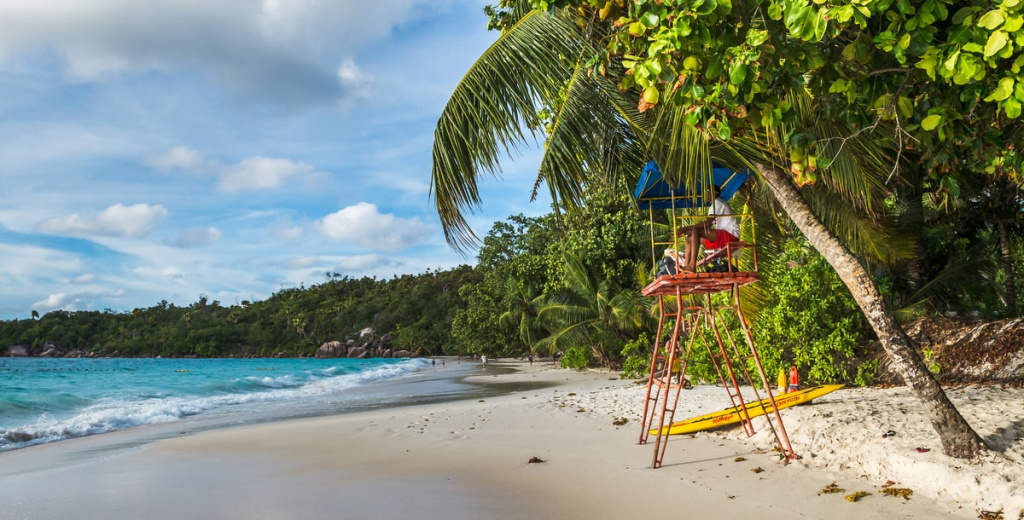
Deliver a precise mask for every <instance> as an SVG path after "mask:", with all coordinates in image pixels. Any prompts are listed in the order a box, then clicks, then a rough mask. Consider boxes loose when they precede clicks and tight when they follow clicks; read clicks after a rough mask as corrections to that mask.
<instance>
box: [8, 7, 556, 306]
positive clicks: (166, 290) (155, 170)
mask: <svg viewBox="0 0 1024 520" xmlns="http://www.w3.org/2000/svg"><path fill="white" fill-rule="evenodd" d="M488 3H491V2H489V1H488V0H377V1H374V2H356V1H352V0H336V1H333V0H331V1H329V0H217V1H216V2H210V1H208V0H146V1H145V2H139V1H138V0H48V1H47V2H39V1H38V0H4V1H3V2H2V3H0V183H2V186H3V195H2V197H0V319H14V318H17V319H23V318H28V317H30V316H31V313H32V311H33V310H35V311H37V312H38V313H39V314H45V313H47V312H50V311H54V310H67V311H77V310H100V311H103V310H112V311H115V312H125V311H130V310H132V309H134V308H138V307H150V306H153V305H156V304H158V303H159V302H160V301H163V300H166V301H168V302H170V303H173V304H175V305H188V304H190V303H192V302H195V301H196V300H198V299H199V298H200V296H206V297H207V298H209V299H210V300H217V301H220V302H221V303H222V304H224V305H233V304H237V303H239V302H241V301H242V300H250V301H256V300H263V299H266V298H268V297H269V296H271V295H272V294H273V293H275V292H277V291H280V290H282V289H285V288H293V287H300V286H303V285H305V286H309V285H311V284H316V283H321V282H323V281H325V280H326V276H327V273H339V274H341V275H345V276H350V277H355V278H359V277H363V276H376V277H378V278H390V277H392V276H395V275H401V274H406V273H410V274H416V273H422V272H425V271H427V270H429V269H448V268H451V267H455V266H457V265H460V264H475V262H476V259H475V252H470V253H469V254H468V255H463V254H460V253H459V252H457V251H455V250H453V249H452V248H451V247H450V246H449V245H448V244H447V243H446V242H445V240H444V234H443V232H442V230H441V226H440V223H439V220H438V217H437V214H436V211H435V210H434V208H433V204H432V201H431V200H430V198H429V188H430V171H431V147H432V145H433V131H434V128H435V125H436V123H437V119H438V117H439V115H440V114H441V111H442V110H443V108H444V105H445V103H446V102H447V100H448V97H449V95H450V94H451V93H452V91H453V90H454V88H455V86H456V85H457V84H458V81H459V80H460V79H461V78H462V76H463V74H465V72H466V71H467V70H468V69H469V68H470V67H471V66H472V64H473V62H474V61H475V60H476V59H477V58H478V57H479V56H480V55H481V54H483V52H484V51H485V50H486V49H487V47H488V46H489V45H490V44H491V43H493V42H494V40H495V39H496V38H497V36H498V35H497V33H495V32H488V31H487V30H486V23H487V19H486V17H485V16H484V14H483V7H484V6H485V5H486V4H488ZM535 150H536V147H533V148H531V149H527V150H525V151H524V152H523V153H522V154H521V155H519V156H517V157H515V158H514V159H510V160H507V161H505V163H504V164H503V170H502V172H501V179H496V180H490V181H487V182H485V183H484V185H483V188H482V191H481V193H482V197H483V205H482V207H481V208H480V209H479V210H478V211H476V212H475V213H474V214H473V215H472V216H471V217H470V219H469V220H470V223H471V224H472V226H473V229H474V230H475V231H476V233H477V234H478V235H479V236H481V237H482V236H483V235H484V234H486V233H487V231H488V230H489V229H490V227H491V225H492V223H493V222H494V221H496V220H502V219H505V218H507V217H508V216H509V215H512V214H517V213H525V214H527V215H540V214H543V213H546V212H547V211H548V210H549V206H548V202H546V201H544V200H539V201H537V202H532V203H531V202H530V201H529V198H530V190H531V189H532V186H533V182H534V179H535V176H536V171H537V165H538V164H539V159H538V158H537V154H538V152H536V151H535Z"/></svg>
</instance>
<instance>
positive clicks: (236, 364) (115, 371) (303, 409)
mask: <svg viewBox="0 0 1024 520" xmlns="http://www.w3.org/2000/svg"><path fill="white" fill-rule="evenodd" d="M449 361H451V360H449ZM441 366H442V362H441V361H437V362H436V364H432V362H431V360H430V359H394V360H392V359H48V358H0V451H9V450H14V449H19V448H24V447H27V446H32V445H36V444H42V443H47V442H54V441H60V440H65V439H71V438H75V437H83V436H87V435H96V434H102V433H108V432H113V431H118V430H125V429H130V428H140V427H149V426H152V425H166V424H174V425H175V429H176V430H182V433H183V432H184V431H197V430H203V429H210V428H217V427H223V426H228V425H235V424H245V423H252V422H260V421H268V420H280V419H288V418H294V417H308V416H316V415H326V414H336V413H345V412H349V411H356V410H360V409H366V408H376V407H382V406H394V405H400V404H411V403H419V402H428V401H437V400H449V399H457V398H460V397H469V396H475V395H480V392H481V388H479V387H477V386H473V385H469V384H465V383H462V382H461V378H460V377H458V376H459V375H460V374H461V375H466V374H468V373H470V372H471V371H473V372H477V371H479V370H480V366H479V365H478V364H476V363H469V362H463V363H461V364H458V365H456V364H455V363H451V362H449V363H447V367H446V368H441ZM488 370H491V369H490V368H488Z"/></svg>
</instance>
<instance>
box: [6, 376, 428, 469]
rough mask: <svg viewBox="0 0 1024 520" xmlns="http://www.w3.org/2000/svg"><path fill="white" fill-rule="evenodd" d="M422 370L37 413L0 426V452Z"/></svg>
mask: <svg viewBox="0 0 1024 520" xmlns="http://www.w3.org/2000/svg"><path fill="white" fill-rule="evenodd" d="M428 365H429V361H426V360H421V359H409V360H403V361H401V362H398V363H387V364H382V365H378V366H370V367H364V368H362V369H361V370H358V371H355V372H350V373H346V372H347V371H346V370H343V369H340V368H338V367H332V368H327V369H319V370H311V371H306V372H303V373H298V374H287V375H282V376H263V377H258V376H252V377H245V378H236V379H233V380H231V381H223V382H219V383H218V382H214V383H213V384H208V385H207V388H206V389H205V390H202V391H204V392H206V393H208V394H216V395H180V396H162V397H154V394H152V393H150V394H149V395H147V396H142V395H136V396H135V397H114V398H104V399H100V400H98V401H96V402H93V403H91V404H89V405H87V406H84V407H82V408H79V409H78V410H77V411H76V412H74V413H73V415H71V416H70V417H64V418H58V417H54V416H52V415H50V414H49V413H43V414H42V415H40V416H38V417H37V418H36V420H35V421H34V422H32V423H30V424H26V425H24V426H18V427H14V428H10V429H4V428H2V427H0V451H8V450H13V449H18V448H23V447H27V446H32V445H36V444H43V443H47V442H53V441H59V440H65V439H71V438H75V437H84V436H88V435H96V434H100V433H107V432H112V431H117V430H123V429H126V428H134V427H138V426H145V425H151V424H161V423H168V422H174V421H178V420H181V419H183V418H186V417H191V416H195V415H199V414H203V413H207V412H210V411H215V410H219V409H224V408H225V407H229V406H235V405H244V404H251V403H275V402H277V403H286V402H288V401H291V400H307V401H308V400H309V399H310V398H316V397H328V396H336V395H338V394H339V393H340V392H343V391H345V390H348V389H351V388H355V387H358V386H360V385H365V384H369V383H373V382H376V381H383V380H387V379H393V378H397V377H402V376H404V375H408V374H411V373H413V372H415V371H417V370H419V369H420V368H424V367H426V366H428ZM331 374H334V375H331ZM338 374H341V375H338Z"/></svg>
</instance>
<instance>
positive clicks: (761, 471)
mask: <svg viewBox="0 0 1024 520" xmlns="http://www.w3.org/2000/svg"><path fill="white" fill-rule="evenodd" d="M750 471H753V472H754V473H763V472H764V468H762V467H760V466H758V467H756V468H750Z"/></svg>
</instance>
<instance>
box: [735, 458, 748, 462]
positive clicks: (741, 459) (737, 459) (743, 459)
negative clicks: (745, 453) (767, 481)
mask: <svg viewBox="0 0 1024 520" xmlns="http://www.w3.org/2000/svg"><path fill="white" fill-rule="evenodd" d="M745 460H747V458H746V457H736V458H735V459H732V461H733V462H743V461H745Z"/></svg>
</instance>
